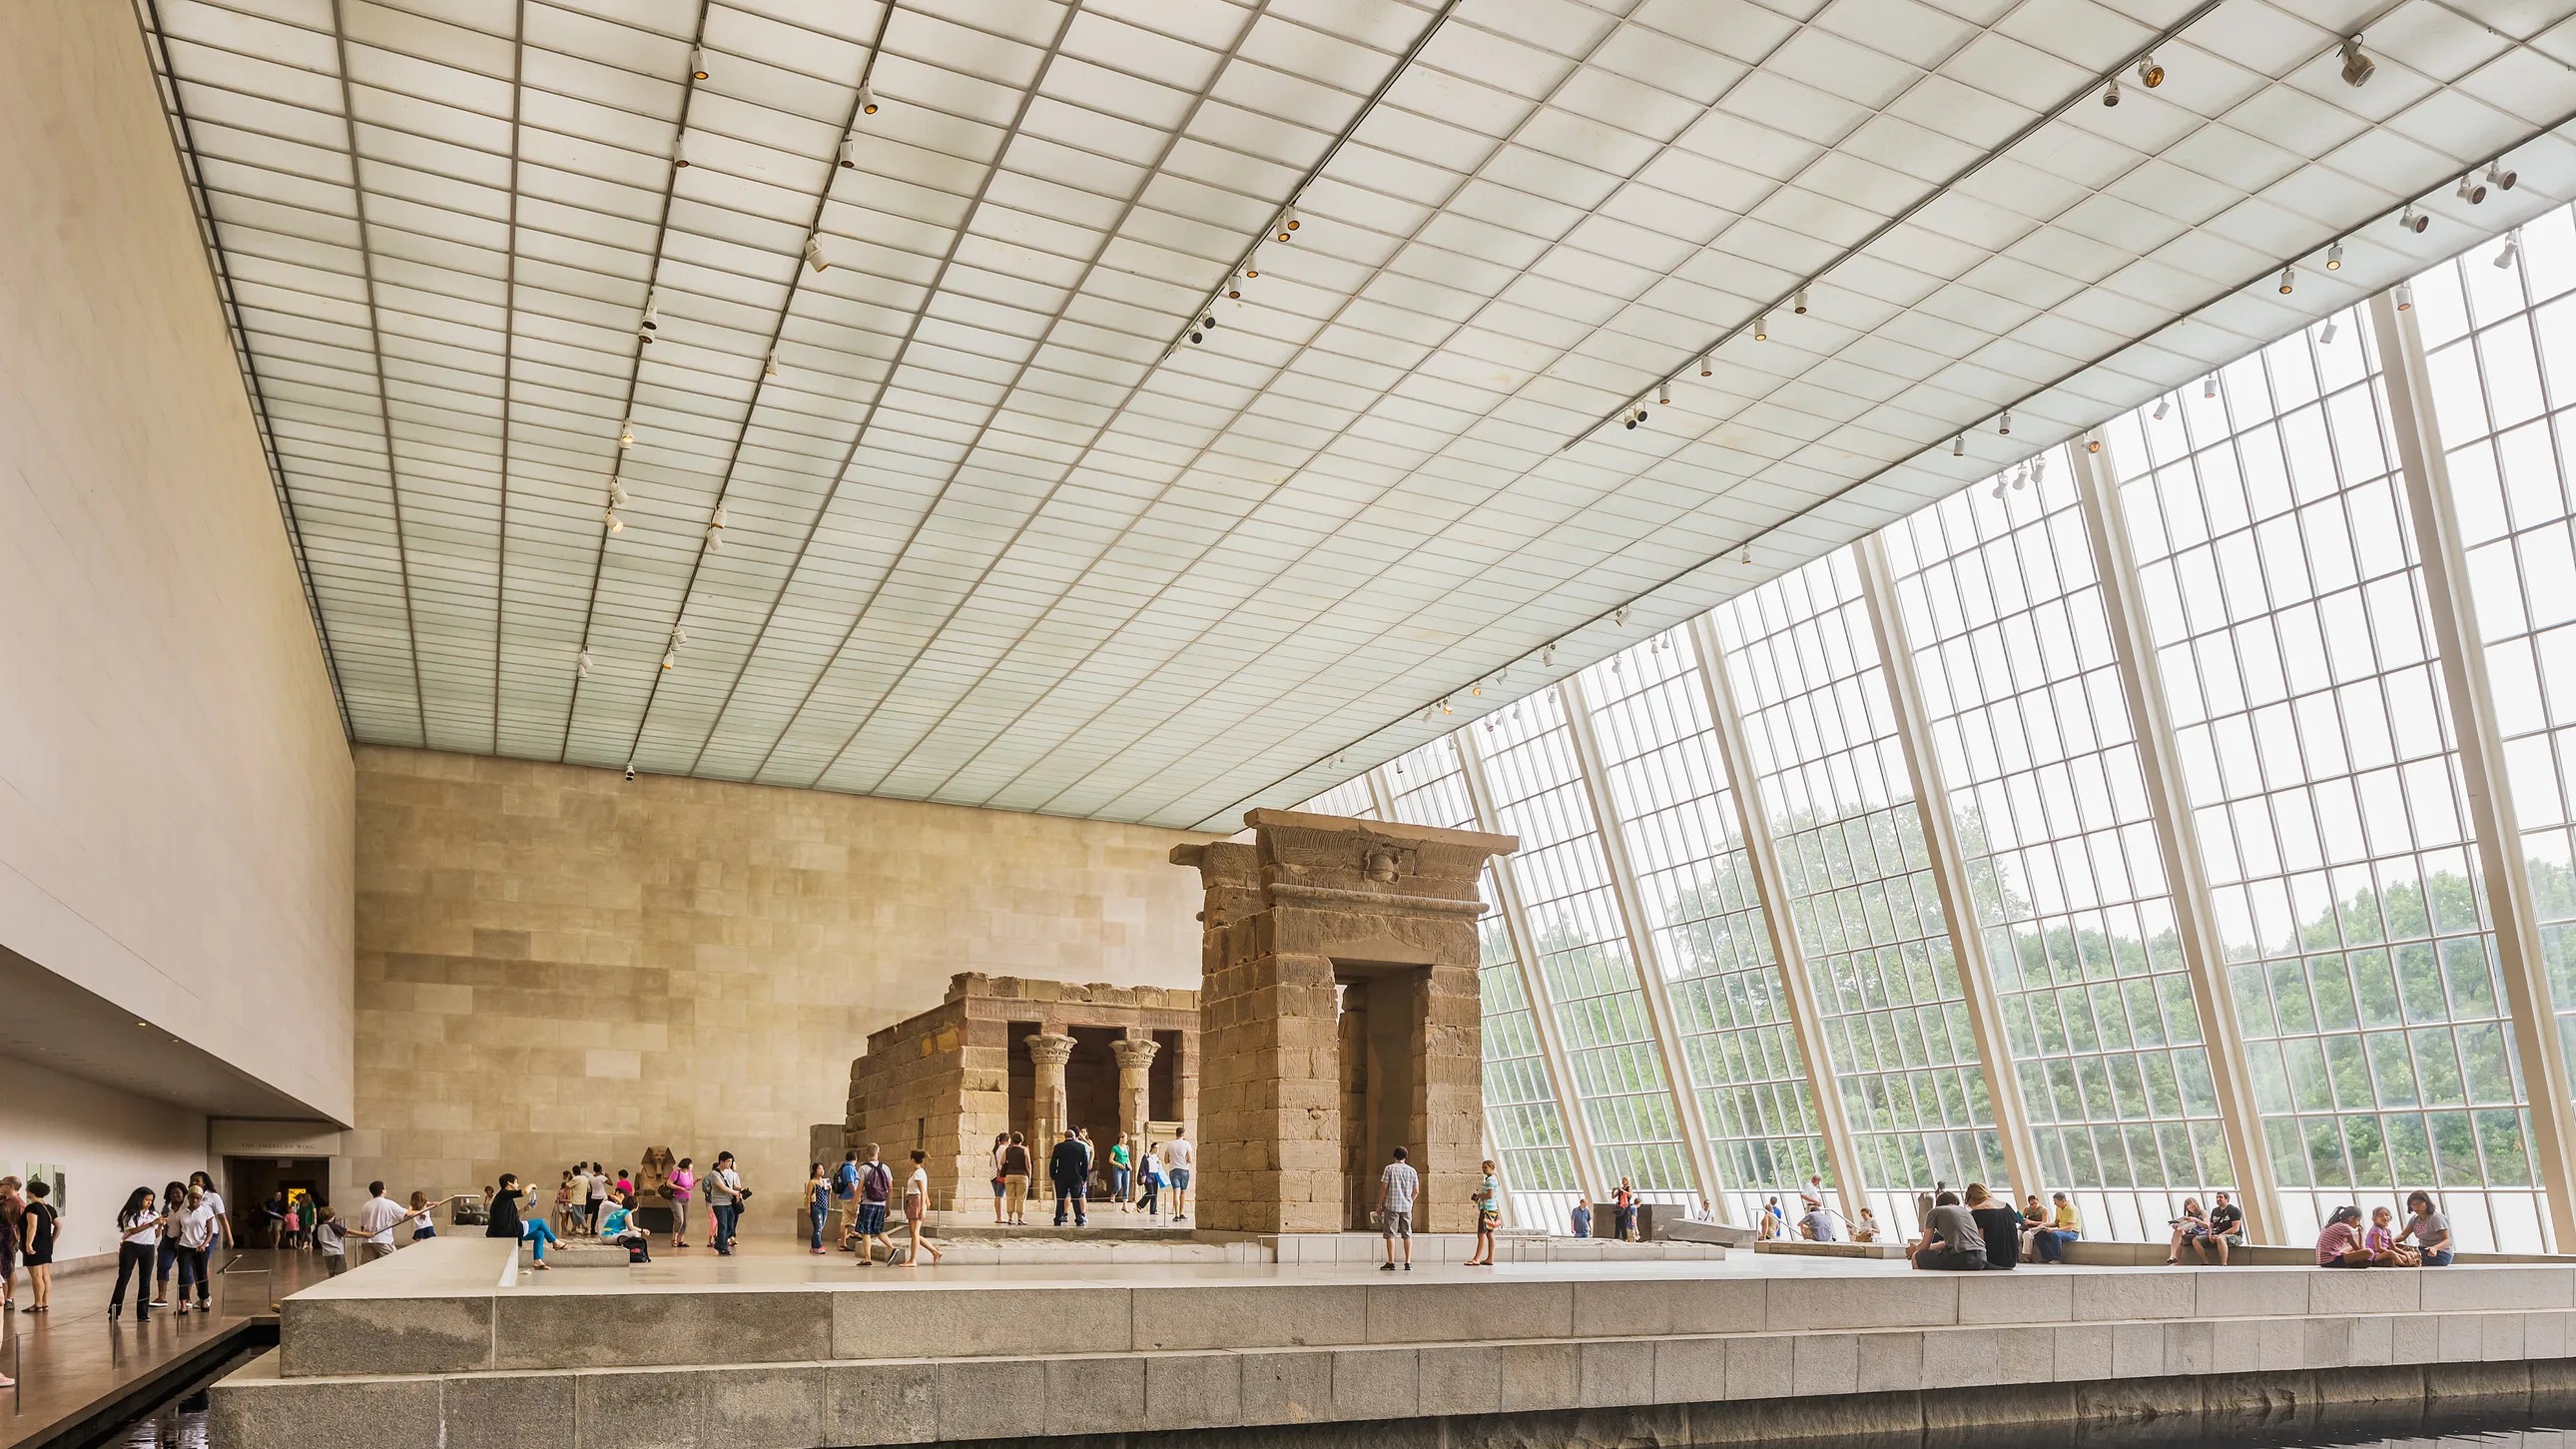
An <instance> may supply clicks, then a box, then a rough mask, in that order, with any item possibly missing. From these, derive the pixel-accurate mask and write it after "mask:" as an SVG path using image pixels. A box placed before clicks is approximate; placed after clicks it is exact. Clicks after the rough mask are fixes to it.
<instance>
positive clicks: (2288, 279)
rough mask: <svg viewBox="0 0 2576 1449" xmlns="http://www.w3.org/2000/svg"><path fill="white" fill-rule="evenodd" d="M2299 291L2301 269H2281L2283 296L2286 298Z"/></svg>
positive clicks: (2292, 267)
mask: <svg viewBox="0 0 2576 1449" xmlns="http://www.w3.org/2000/svg"><path fill="white" fill-rule="evenodd" d="M2298 289H2299V269H2298V268H2297V267H2295V266H2287V267H2283V268H2281V295H2282V296H2284V297H2286V296H2288V295H2290V294H2291V293H2292V292H2295V291H2297V290H2298Z"/></svg>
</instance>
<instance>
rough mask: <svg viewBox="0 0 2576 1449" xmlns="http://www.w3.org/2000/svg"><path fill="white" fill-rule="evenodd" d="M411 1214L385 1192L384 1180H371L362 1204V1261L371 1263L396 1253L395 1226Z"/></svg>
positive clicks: (360, 1258) (359, 1216)
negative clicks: (365, 1198)
mask: <svg viewBox="0 0 2576 1449" xmlns="http://www.w3.org/2000/svg"><path fill="white" fill-rule="evenodd" d="M409 1216H410V1214H408V1213H406V1212H404V1211H403V1207H402V1204H401V1203H398V1202H396V1201H394V1200H393V1199H392V1198H389V1197H387V1196H385V1185H384V1184H383V1183H382V1182H371V1183H368V1184H367V1200H366V1201H365V1202H362V1203H360V1204H358V1262H359V1263H360V1264H362V1265H363V1264H367V1263H372V1262H374V1261H376V1260H377V1259H378V1258H390V1257H392V1256H393V1253H394V1227H395V1225H396V1224H398V1223H400V1222H401V1221H402V1220H403V1219H404V1218H406V1217H409Z"/></svg>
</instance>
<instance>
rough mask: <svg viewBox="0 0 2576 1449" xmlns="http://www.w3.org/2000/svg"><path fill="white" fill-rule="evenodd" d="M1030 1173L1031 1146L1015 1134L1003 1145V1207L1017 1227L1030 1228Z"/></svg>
mask: <svg viewBox="0 0 2576 1449" xmlns="http://www.w3.org/2000/svg"><path fill="white" fill-rule="evenodd" d="M1029 1172H1030V1162H1029V1145H1028V1143H1026V1142H1025V1141H1022V1140H1021V1138H1020V1134H1019V1133H1017V1132H1014V1133H1012V1134H1011V1137H1010V1140H1009V1141H1007V1142H1005V1143H1003V1144H1002V1205H1003V1207H1004V1208H1005V1209H1006V1210H1007V1211H1008V1212H1009V1213H1010V1221H1011V1224H1012V1225H1013V1226H1015V1227H1027V1226H1028V1222H1029V1217H1028V1212H1029Z"/></svg>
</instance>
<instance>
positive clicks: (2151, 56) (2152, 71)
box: [2138, 51, 2165, 90]
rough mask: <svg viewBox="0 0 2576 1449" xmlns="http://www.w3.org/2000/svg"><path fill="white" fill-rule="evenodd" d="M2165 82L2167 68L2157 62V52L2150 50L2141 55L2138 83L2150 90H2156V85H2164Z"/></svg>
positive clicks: (2139, 58)
mask: <svg viewBox="0 0 2576 1449" xmlns="http://www.w3.org/2000/svg"><path fill="white" fill-rule="evenodd" d="M2164 83H2165V68H2164V67H2163V66H2161V65H2158V64H2157V63H2156V57H2155V52H2153V51H2149V52H2148V53H2147V54H2145V55H2142V56H2139V57H2138V84H2140V85H2142V86H2145V87H2146V88H2147V89H2148V90H2154V89H2155V88H2156V87H2158V86H2160V85H2163V84H2164Z"/></svg>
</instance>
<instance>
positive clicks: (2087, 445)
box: [2084, 433, 2102, 453]
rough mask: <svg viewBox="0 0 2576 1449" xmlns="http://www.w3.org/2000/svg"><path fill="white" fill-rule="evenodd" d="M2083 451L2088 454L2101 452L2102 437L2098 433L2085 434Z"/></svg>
mask: <svg viewBox="0 0 2576 1449" xmlns="http://www.w3.org/2000/svg"><path fill="white" fill-rule="evenodd" d="M2084 451H2085V452H2088V453H2098V452H2101V451H2102V435H2101V434H2100V433H2086V434H2085V435H2084Z"/></svg>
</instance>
